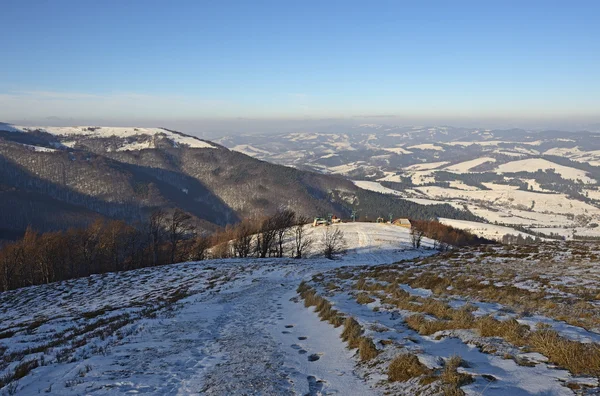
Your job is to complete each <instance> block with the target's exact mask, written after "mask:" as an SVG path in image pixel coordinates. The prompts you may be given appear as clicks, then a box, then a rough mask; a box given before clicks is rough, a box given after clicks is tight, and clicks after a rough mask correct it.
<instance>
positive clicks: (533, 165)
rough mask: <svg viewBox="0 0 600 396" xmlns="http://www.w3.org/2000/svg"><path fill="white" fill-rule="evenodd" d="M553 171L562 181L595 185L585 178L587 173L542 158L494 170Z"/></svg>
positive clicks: (517, 162) (514, 162)
mask: <svg viewBox="0 0 600 396" xmlns="http://www.w3.org/2000/svg"><path fill="white" fill-rule="evenodd" d="M548 169H553V170H554V171H555V172H556V173H558V174H559V175H560V176H561V177H562V178H564V179H570V180H581V181H583V182H584V183H587V184H593V183H596V181H595V180H594V179H592V178H590V177H588V176H587V172H585V171H583V170H580V169H575V168H571V167H569V166H563V165H559V164H555V163H554V162H550V161H548V160H545V159H542V158H528V159H524V160H519V161H511V162H507V163H505V164H501V165H499V166H498V167H497V168H496V171H497V172H500V173H513V172H536V171H538V170H542V171H544V170H548Z"/></svg>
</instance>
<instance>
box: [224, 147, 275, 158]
mask: <svg viewBox="0 0 600 396" xmlns="http://www.w3.org/2000/svg"><path fill="white" fill-rule="evenodd" d="M231 150H233V151H237V152H240V153H242V154H246V155H249V156H250V157H254V156H256V155H260V154H270V153H269V152H268V151H266V150H262V149H259V148H256V147H254V146H251V145H249V144H238V145H237V146H234V147H232V148H231Z"/></svg>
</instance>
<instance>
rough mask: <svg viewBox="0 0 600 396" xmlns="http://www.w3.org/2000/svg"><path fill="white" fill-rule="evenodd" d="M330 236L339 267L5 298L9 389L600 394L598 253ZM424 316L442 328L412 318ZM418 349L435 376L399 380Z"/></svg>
mask: <svg viewBox="0 0 600 396" xmlns="http://www.w3.org/2000/svg"><path fill="white" fill-rule="evenodd" d="M332 227H340V228H341V229H342V230H343V231H344V233H345V235H346V238H347V241H348V244H349V245H350V246H352V247H353V249H351V250H350V251H349V252H348V253H347V254H346V255H345V256H344V257H343V258H341V259H340V260H335V261H330V260H325V259H321V258H316V257H315V258H310V259H303V260H293V259H285V258H284V259H263V260H257V259H247V260H243V259H229V260H209V261H205V262H199V263H183V264H177V265H169V266H163V267H156V268H146V269H141V270H137V271H130V272H123V273H117V274H105V275H96V276H92V277H89V278H82V279H77V280H71V281H66V282H60V283H56V284H51V285H43V286H35V287H29V288H24V289H21V290H16V291H11V292H7V293H2V294H0V318H1V322H0V353H1V356H2V360H0V369H1V370H2V372H1V373H0V374H1V375H0V381H4V382H9V383H8V384H7V385H6V386H4V388H2V390H1V392H3V393H6V394H11V393H12V394H23V395H34V394H35V395H37V394H40V393H48V394H57V395H79V394H86V395H87V394H90V395H105V394H106V395H108V394H120V393H127V394H137V393H149V394H157V395H184V394H207V395H238V394H260V395H326V394H327V395H329V394H338V395H370V394H385V393H387V394H401V395H413V394H417V393H420V394H422V395H441V394H444V392H446V394H457V395H460V394H463V392H464V393H466V394H468V395H482V394H483V395H504V394H507V392H510V394H514V395H539V394H544V395H569V394H574V393H575V392H576V393H578V394H596V393H594V392H596V391H597V390H598V380H597V375H595V374H600V348H598V346H597V344H598V343H599V342H600V333H599V331H598V329H599V328H600V320H599V319H598V317H599V316H598V315H599V314H600V308H599V306H598V305H597V300H596V299H597V298H599V297H600V295H598V294H597V292H596V290H597V288H598V287H599V286H600V272H598V271H597V269H596V265H595V263H596V262H597V260H598V257H600V248H598V247H597V246H596V245H588V244H584V243H569V244H567V243H552V244H543V245H539V246H524V247H501V246H483V247H481V248H473V249H464V250H457V251H454V252H450V253H447V254H438V255H434V256H432V254H433V253H435V251H433V250H431V249H428V247H429V246H431V241H428V240H426V241H424V248H422V249H418V250H414V249H412V247H411V244H410V235H409V231H408V230H406V229H404V228H401V227H396V226H392V225H384V224H373V223H350V224H340V225H335V226H332ZM323 230H324V228H323V227H317V228H314V229H311V232H312V233H314V234H313V235H314V236H315V237H316V236H317V235H318V234H319V233H321V232H322V231H323ZM392 263H394V264H392ZM302 281H304V282H306V283H304V284H305V285H309V286H310V287H311V288H313V289H312V290H314V292H315V293H318V295H319V296H322V298H324V299H326V300H327V301H329V302H330V303H331V304H332V306H333V308H334V309H335V310H336V311H337V312H338V313H339V314H340V315H343V316H344V317H345V318H349V317H353V318H355V319H356V321H357V323H358V324H359V325H360V326H361V329H362V337H365V338H368V339H369V340H371V341H372V342H373V345H374V348H375V350H376V354H375V356H373V357H371V358H370V359H367V360H365V359H363V358H362V356H361V352H360V348H359V349H358V350H357V349H356V348H354V349H349V348H348V344H347V343H345V342H343V341H342V339H341V338H340V335H341V334H342V331H344V329H345V325H343V326H339V327H334V326H333V324H331V323H330V322H328V321H327V320H321V319H320V315H321V311H319V312H316V311H318V308H315V307H314V306H309V307H306V306H305V304H304V303H303V302H304V301H303V298H304V299H305V301H308V300H306V297H305V296H302V294H300V295H299V293H298V286H299V285H300V284H301V282H302ZM361 298H363V300H362V301H361V300H360V299H361ZM365 299H366V300H365ZM415 314H416V315H417V316H419V315H421V316H422V317H423V320H424V324H428V325H433V330H427V328H426V329H425V330H423V329H421V328H419V327H418V326H419V323H418V322H417V325H415V322H414V320H413V321H412V322H411V318H412V319H414V317H415ZM457 314H460V315H459V316H456V315H457ZM465 315H466V316H467V319H468V320H467V319H465ZM458 317H460V318H461V319H460V321H459V320H458V319H457V318H458ZM492 318H493V320H496V322H493V323H496V325H498V324H499V323H501V321H510V320H513V319H515V320H516V321H517V322H516V323H517V326H527V328H528V329H529V330H527V332H526V333H523V334H520V333H519V334H517V333H515V334H516V335H515V334H512V333H508V332H506V331H505V330H503V331H505V333H506V334H504V333H498V334H497V335H496V336H494V335H484V334H482V333H481V331H483V330H481V329H482V328H483V329H484V330H486V328H485V326H483V325H482V323H484V324H486V323H487V322H481V321H485V320H492ZM507 323H508V322H507ZM540 325H543V326H546V327H545V328H542V327H540ZM415 326H416V327H415ZM435 326H441V327H439V328H436V327H435ZM486 326H487V325H486ZM498 326H499V325H498ZM490 327H492V326H490ZM499 327H500V326H499ZM524 328H525V327H519V329H521V330H522V331H523V332H525V330H524ZM546 328H547V329H552V330H553V331H556V332H557V334H558V335H559V336H560V337H563V338H564V339H565V340H569V342H573V343H575V344H573V345H575V346H577V345H580V346H581V343H584V348H585V350H586V351H590V353H591V355H590V356H588V357H587V358H589V359H591V358H593V357H595V356H598V360H597V361H593V360H590V361H589V362H590V363H589V364H588V366H586V367H583V368H582V367H579V368H577V367H576V368H575V369H574V368H573V367H571V366H570V365H571V364H572V362H568V363H569V367H564V366H561V364H560V361H559V362H557V361H555V360H556V359H560V356H559V357H558V358H557V357H556V356H551V355H549V356H546V355H544V354H543V353H541V352H540V351H543V349H541V348H543V345H541V346H540V345H538V344H539V343H538V344H535V343H532V344H531V345H529V343H530V342H532V341H531V340H533V339H534V337H535V336H537V335H538V333H536V332H537V331H546V330H544V329H546ZM478 329H479V330H478ZM537 329H540V330H537ZM521 330H519V331H521ZM544 334H545V333H544ZM573 345H570V346H569V347H573ZM407 354H408V355H414V356H416V357H417V359H418V360H417V361H418V362H419V364H420V365H422V367H423V368H424V370H426V374H419V373H417V374H416V375H413V377H414V378H409V379H408V380H406V381H393V382H391V381H390V380H389V376H388V374H389V367H390V364H391V363H390V362H392V361H394V360H395V359H396V358H398V357H399V356H402V355H407ZM455 355H458V356H460V358H461V359H462V363H461V365H460V366H459V367H458V371H457V373H458V374H459V375H460V376H462V377H456V378H462V379H461V382H460V383H459V384H458V385H457V384H455V385H452V386H454V387H455V388H453V389H454V390H455V393H447V392H449V390H450V388H448V389H446V388H445V387H448V386H450V385H449V384H450V382H448V381H450V380H448V378H447V377H444V375H443V373H444V372H445V370H447V369H446V368H445V367H446V366H449V362H450V361H451V360H452V358H453V356H455ZM582 359H583V357H582ZM593 362H595V363H593ZM592 363H593V365H592ZM15 378H18V379H16V380H14V381H9V380H10V379H15Z"/></svg>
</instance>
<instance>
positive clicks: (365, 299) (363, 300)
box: [356, 293, 375, 304]
mask: <svg viewBox="0 0 600 396" xmlns="http://www.w3.org/2000/svg"><path fill="white" fill-rule="evenodd" d="M373 301H375V299H374V298H372V297H370V296H369V295H368V294H367V293H358V295H357V296H356V302H357V303H359V304H370V303H372V302H373Z"/></svg>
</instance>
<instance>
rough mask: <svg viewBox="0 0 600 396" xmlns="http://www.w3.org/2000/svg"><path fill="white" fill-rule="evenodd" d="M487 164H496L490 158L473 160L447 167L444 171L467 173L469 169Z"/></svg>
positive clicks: (494, 160) (493, 159)
mask: <svg viewBox="0 0 600 396" xmlns="http://www.w3.org/2000/svg"><path fill="white" fill-rule="evenodd" d="M487 162H496V159H495V158H491V157H481V158H475V159H473V160H470V161H465V162H461V163H458V164H454V165H451V166H448V167H446V168H445V170H447V171H450V172H457V173H467V172H469V171H470V170H471V168H474V167H476V166H479V165H482V164H485V163H487Z"/></svg>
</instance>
